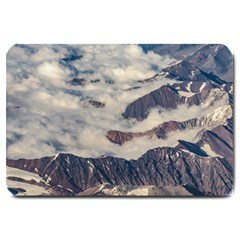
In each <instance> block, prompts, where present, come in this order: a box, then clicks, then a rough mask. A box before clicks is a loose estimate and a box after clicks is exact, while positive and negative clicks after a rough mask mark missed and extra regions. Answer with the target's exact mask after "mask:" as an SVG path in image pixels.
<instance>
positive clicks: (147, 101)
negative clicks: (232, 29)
mask: <svg viewBox="0 0 240 240" xmlns="http://www.w3.org/2000/svg"><path fill="white" fill-rule="evenodd" d="M16 56H21V58H16ZM46 56H48V57H49V56H50V59H48V60H47V61H45V58H46ZM8 58H9V60H8V66H7V67H8V79H7V84H8V88H7V124H8V128H7V185H8V188H9V190H10V191H11V192H12V193H13V194H15V195H17V196H22V195H27V196H39V195H41V196H45V195H46V196H92V195H94V196H149V195H151V196H176V195H177V196H180V195H181V196H227V195H229V194H230V193H231V191H232V188H233V59H232V55H231V53H230V52H229V50H228V49H227V48H226V47H225V46H223V45H217V44H213V45H194V44H192V45H186V44H178V45H139V46H137V45H122V46H121V45H119V46H114V45H113V46H112V45H106V46H104V45H102V46H99V45H89V46H88V45H87V46H84V45H79V46H76V45H73V46H66V45H49V46H41V45H40V46H39V45H17V46H15V47H14V48H13V49H12V52H11V51H10V52H9V56H8ZM19 59H20V60H19ZM29 59H30V60H29ZM59 152H60V153H59Z"/></svg>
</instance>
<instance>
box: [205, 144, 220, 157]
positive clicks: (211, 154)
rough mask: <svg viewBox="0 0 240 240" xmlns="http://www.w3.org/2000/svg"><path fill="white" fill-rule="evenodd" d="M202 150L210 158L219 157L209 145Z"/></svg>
mask: <svg viewBox="0 0 240 240" xmlns="http://www.w3.org/2000/svg"><path fill="white" fill-rule="evenodd" d="M202 149H203V150H204V151H205V152H206V153H207V154H208V155H209V156H210V157H217V156H218V155H217V154H216V153H215V152H214V151H213V150H212V149H211V147H210V146H209V144H204V145H203V146H202Z"/></svg>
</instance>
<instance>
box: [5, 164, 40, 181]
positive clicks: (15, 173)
mask: <svg viewBox="0 0 240 240" xmlns="http://www.w3.org/2000/svg"><path fill="white" fill-rule="evenodd" d="M7 177H19V178H22V179H25V180H35V181H36V182H38V183H39V182H40V181H44V180H43V179H42V178H41V177H40V176H39V175H37V174H35V173H31V172H27V171H24V170H20V169H18V168H11V167H7Z"/></svg>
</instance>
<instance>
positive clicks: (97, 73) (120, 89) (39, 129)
mask: <svg viewBox="0 0 240 240" xmlns="http://www.w3.org/2000/svg"><path fill="white" fill-rule="evenodd" d="M73 56H74V58H73ZM172 61H174V59H170V58H165V57H161V56H159V55H157V54H154V53H153V52H149V53H147V54H146V53H144V52H143V51H142V49H141V48H140V47H139V46H137V45H16V46H13V47H12V48H11V49H10V50H9V52H8V56H7V140H8V146H7V157H8V158H13V159H17V158H21V157H24V158H35V157H42V156H46V155H54V154H56V153H58V152H70V153H73V154H76V155H79V156H83V157H99V156H101V155H113V156H119V157H124V158H127V159H131V158H137V157H139V156H140V155H141V154H143V153H144V152H146V150H148V149H150V148H153V147H157V146H164V145H165V146H166V145H169V146H172V145H175V144H176V141H177V138H178V139H185V140H190V139H189V136H191V138H192V137H193V135H194V136H195V133H197V132H194V133H191V134H189V133H188V134H186V133H184V132H182V133H179V135H178V137H177V138H176V135H175V136H169V139H168V141H167V142H166V141H163V140H159V139H152V140H151V141H149V140H148V141H147V140H146V139H144V138H139V139H135V140H133V141H131V142H129V143H126V144H124V145H123V146H118V145H115V144H113V143H111V142H109V140H108V139H107V138H106V137H105V135H106V132H107V131H108V130H111V129H116V130H121V131H136V132H139V131H146V130H149V129H151V128H153V127H155V126H157V125H158V124H160V123H161V122H163V121H166V120H176V117H177V118H178V120H180V121H182V120H186V119H188V118H189V113H191V118H192V117H195V116H196V117H197V116H199V112H202V113H203V112H204V109H205V108H204V106H203V107H202V109H201V111H199V108H198V107H196V106H193V107H191V108H190V109H186V108H187V107H186V106H181V107H179V108H178V109H176V110H172V111H171V112H170V114H169V112H162V113H161V114H160V113H159V111H158V109H153V110H152V111H151V113H150V114H149V116H148V118H147V119H146V120H144V121H143V122H136V121H134V120H125V119H123V117H122V113H123V112H124V110H125V108H126V106H127V104H129V103H130V102H132V101H134V100H136V99H137V98H139V97H141V96H143V95H145V94H147V93H149V92H151V91H153V90H155V89H157V88H159V87H161V86H162V85H165V84H167V83H174V82H175V81H173V80H169V79H166V78H164V77H161V76H159V77H158V79H157V80H156V81H154V82H152V83H145V84H144V87H142V86H143V84H142V83H139V82H138V80H143V79H146V78H150V77H152V76H153V75H154V74H156V73H159V72H160V71H161V69H162V68H164V67H166V66H167V65H168V64H170V63H171V62H172ZM73 79H85V80H84V81H85V84H84V85H71V84H69V81H71V80H73ZM138 87H140V88H138ZM131 88H134V89H132V90H129V89H131ZM89 100H94V101H99V102H103V103H104V104H105V106H104V107H103V108H95V107H94V106H92V105H91V104H90V103H89ZM221 104H222V103H221ZM215 107H217V106H212V108H215ZM186 112H188V114H187V115H186ZM194 131H195V130H194Z"/></svg>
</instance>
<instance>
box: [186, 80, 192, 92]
mask: <svg viewBox="0 0 240 240" xmlns="http://www.w3.org/2000/svg"><path fill="white" fill-rule="evenodd" d="M191 85H192V82H189V83H188V85H187V87H186V89H187V90H188V91H189V92H191V89H190V88H191Z"/></svg>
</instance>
